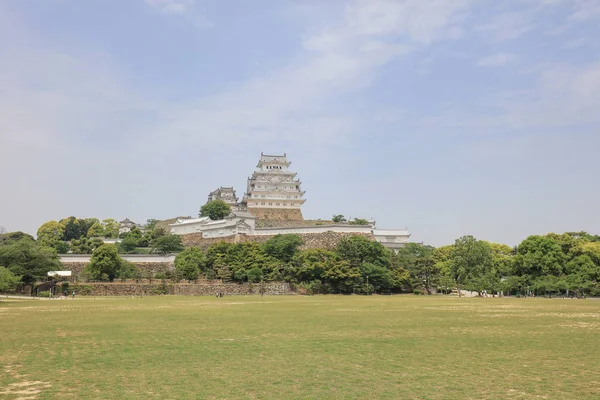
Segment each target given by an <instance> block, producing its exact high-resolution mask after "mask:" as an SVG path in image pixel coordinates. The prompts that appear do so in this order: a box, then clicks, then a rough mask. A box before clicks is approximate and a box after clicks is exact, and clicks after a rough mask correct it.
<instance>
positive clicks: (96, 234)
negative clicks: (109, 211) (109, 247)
mask: <svg viewBox="0 0 600 400" xmlns="http://www.w3.org/2000/svg"><path fill="white" fill-rule="evenodd" d="M104 235H105V232H104V227H103V226H102V224H101V223H100V222H98V221H96V222H94V224H93V225H92V226H90V229H88V231H87V235H86V236H87V237H89V238H101V237H104Z"/></svg>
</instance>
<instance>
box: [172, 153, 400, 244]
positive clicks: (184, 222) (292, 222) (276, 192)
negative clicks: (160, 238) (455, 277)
mask: <svg viewBox="0 0 600 400" xmlns="http://www.w3.org/2000/svg"><path fill="white" fill-rule="evenodd" d="M290 164H291V162H290V161H288V160H287V155H286V154H285V153H284V154H283V155H266V154H263V153H261V157H260V160H259V161H258V164H257V165H256V167H255V169H254V172H253V173H252V176H250V177H249V178H248V181H247V187H246V193H244V196H243V198H242V201H241V202H238V200H239V199H238V197H237V195H236V192H235V189H234V188H233V187H232V186H221V187H219V188H218V189H216V190H214V191H213V192H211V193H210V194H209V195H208V201H213V200H223V201H224V202H225V203H227V204H229V205H230V206H231V214H229V215H228V216H227V217H225V218H224V219H222V220H217V221H213V220H211V219H209V218H208V217H199V218H187V219H183V218H180V219H177V220H176V221H175V222H174V223H172V224H170V225H169V227H170V230H171V233H173V234H175V235H189V234H199V235H200V236H201V237H202V238H203V239H216V238H231V237H238V235H247V236H272V235H277V234H286V233H295V234H300V235H303V234H321V233H327V232H336V233H340V234H363V235H369V236H372V237H373V238H374V239H375V240H377V241H378V242H380V243H382V244H383V245H384V246H386V247H388V248H391V249H394V250H397V249H399V248H400V247H403V246H404V245H405V244H406V243H408V239H409V237H410V233H408V230H407V229H405V228H403V229H377V228H375V221H369V222H368V224H366V225H354V224H348V223H334V222H332V221H321V220H316V221H306V220H304V218H303V216H302V205H303V204H304V202H305V201H306V199H304V194H305V191H303V190H302V189H301V182H300V180H299V179H297V178H296V173H295V172H292V171H290V170H289V166H290Z"/></svg>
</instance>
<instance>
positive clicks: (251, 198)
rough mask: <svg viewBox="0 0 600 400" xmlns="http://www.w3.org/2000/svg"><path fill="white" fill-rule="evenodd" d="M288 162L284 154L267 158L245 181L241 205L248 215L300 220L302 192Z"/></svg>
mask: <svg viewBox="0 0 600 400" xmlns="http://www.w3.org/2000/svg"><path fill="white" fill-rule="evenodd" d="M290 164H291V162H290V161H288V160H287V156H286V154H285V153H284V154H283V155H282V156H279V155H266V154H263V153H261V155H260V160H259V161H258V164H257V165H256V168H255V169H254V172H253V173H252V176H251V177H249V178H248V183H247V188H246V193H245V194H244V198H243V200H242V204H243V205H244V206H245V207H246V208H247V210H248V212H250V213H251V214H253V215H255V216H257V217H259V218H262V219H275V220H276V219H284V220H302V219H303V218H302V211H301V207H302V204H304V202H305V201H306V200H305V199H303V196H304V194H305V192H304V191H303V190H302V189H301V184H302V182H300V180H299V179H296V175H297V174H296V173H295V172H292V171H290V170H289V166H290Z"/></svg>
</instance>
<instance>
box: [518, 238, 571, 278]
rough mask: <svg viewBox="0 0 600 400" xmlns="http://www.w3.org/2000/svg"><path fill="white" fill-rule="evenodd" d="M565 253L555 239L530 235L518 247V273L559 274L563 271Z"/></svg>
mask: <svg viewBox="0 0 600 400" xmlns="http://www.w3.org/2000/svg"><path fill="white" fill-rule="evenodd" d="M565 259H566V258H565V255H564V253H563V252H562V248H561V247H560V246H559V245H558V243H556V241H554V240H553V239H551V238H549V237H546V236H529V237H528V238H527V239H525V240H523V241H522V242H521V244H519V246H518V247H517V255H516V256H515V258H514V266H515V272H516V274H517V275H521V276H522V275H530V276H532V277H534V278H536V277H539V276H542V275H554V276H559V275H560V274H561V273H562V272H563V265H564V264H565Z"/></svg>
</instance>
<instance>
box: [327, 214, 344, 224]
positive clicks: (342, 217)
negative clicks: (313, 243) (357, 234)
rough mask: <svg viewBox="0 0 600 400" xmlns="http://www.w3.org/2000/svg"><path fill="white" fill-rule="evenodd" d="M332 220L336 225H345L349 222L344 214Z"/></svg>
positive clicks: (335, 216)
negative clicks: (344, 223)
mask: <svg viewBox="0 0 600 400" xmlns="http://www.w3.org/2000/svg"><path fill="white" fill-rule="evenodd" d="M331 220H332V221H333V222H335V223H336V224H340V223H343V222H346V221H347V220H346V217H344V216H343V215H342V214H337V215H334V216H333V218H331Z"/></svg>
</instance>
